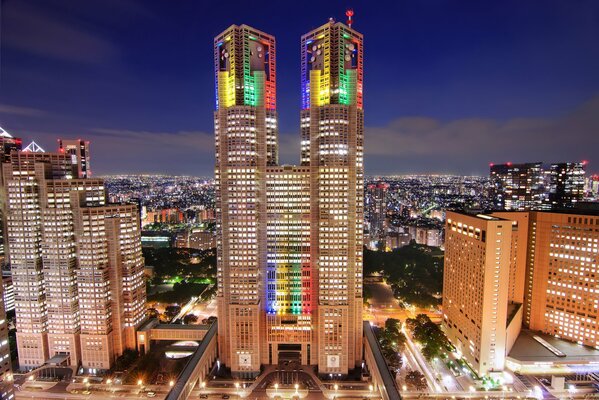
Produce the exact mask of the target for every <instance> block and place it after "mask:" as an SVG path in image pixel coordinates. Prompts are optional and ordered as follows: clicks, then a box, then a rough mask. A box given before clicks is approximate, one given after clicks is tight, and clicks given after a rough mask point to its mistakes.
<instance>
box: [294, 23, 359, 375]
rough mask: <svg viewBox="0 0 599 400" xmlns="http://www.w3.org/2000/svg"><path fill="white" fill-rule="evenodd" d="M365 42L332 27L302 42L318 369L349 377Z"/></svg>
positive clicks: (355, 342)
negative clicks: (316, 306)
mask: <svg viewBox="0 0 599 400" xmlns="http://www.w3.org/2000/svg"><path fill="white" fill-rule="evenodd" d="M362 43H363V38H362V35H361V34H360V33H358V32H356V31H355V30H353V29H351V28H349V27H348V26H346V25H344V24H342V23H340V22H337V23H335V22H333V21H329V22H328V23H327V24H325V25H323V26H321V27H319V28H316V29H314V30H313V31H311V32H309V33H307V34H305V35H303V36H302V42H301V52H302V53H301V60H302V69H301V73H302V112H301V135H302V155H301V161H302V165H309V166H310V168H311V181H310V202H311V207H310V212H311V221H312V231H311V235H310V246H311V249H310V250H311V258H312V260H311V262H312V266H313V268H314V269H315V272H317V279H316V280H315V287H314V296H315V300H316V303H317V304H318V309H317V311H316V313H317V315H318V318H317V325H316V327H315V329H316V331H317V337H316V338H315V339H316V343H317V350H318V352H317V354H318V359H317V360H318V370H319V372H321V373H327V374H330V373H333V374H334V373H341V374H345V373H347V371H348V369H351V368H353V367H354V366H356V365H357V364H359V363H360V360H361V353H362V352H361V349H362V245H363V242H364V241H363V229H364V227H363V225H364V110H363V108H362V106H363V92H362V82H363V47H362Z"/></svg>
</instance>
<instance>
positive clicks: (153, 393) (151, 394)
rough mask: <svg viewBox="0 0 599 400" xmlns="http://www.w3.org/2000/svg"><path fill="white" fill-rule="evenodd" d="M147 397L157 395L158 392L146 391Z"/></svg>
mask: <svg viewBox="0 0 599 400" xmlns="http://www.w3.org/2000/svg"><path fill="white" fill-rule="evenodd" d="M146 397H156V392H148V393H146Z"/></svg>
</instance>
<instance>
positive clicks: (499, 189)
mask: <svg viewBox="0 0 599 400" xmlns="http://www.w3.org/2000/svg"><path fill="white" fill-rule="evenodd" d="M490 169H491V183H492V185H493V190H494V199H495V201H494V203H495V207H496V209H497V210H506V211H525V210H543V209H548V208H549V207H550V204H549V199H548V188H546V179H545V178H546V177H545V171H544V169H543V163H541V162H536V163H526V164H512V163H507V164H491V166H490Z"/></svg>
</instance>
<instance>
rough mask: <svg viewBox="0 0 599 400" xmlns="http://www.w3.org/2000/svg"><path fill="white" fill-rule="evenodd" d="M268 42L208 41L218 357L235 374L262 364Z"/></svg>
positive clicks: (270, 95)
mask: <svg viewBox="0 0 599 400" xmlns="http://www.w3.org/2000/svg"><path fill="white" fill-rule="evenodd" d="M275 51H276V49H275V39H274V37H272V36H270V35H268V34H266V33H263V32H260V31H258V30H256V29H253V28H250V27H248V26H246V25H241V26H236V25H233V26H231V27H230V28H228V29H227V30H225V31H224V32H223V33H221V34H220V35H218V36H217V37H216V38H215V40H214V69H215V74H216V76H215V78H216V107H217V110H216V112H215V113H214V126H215V140H216V169H215V181H216V198H217V202H216V211H217V214H218V220H217V231H218V233H217V264H218V271H217V277H218V291H217V301H218V315H219V324H218V328H219V334H218V338H219V351H220V357H221V360H222V361H223V362H224V363H225V364H226V365H228V366H229V367H230V368H231V369H232V371H233V372H234V373H235V374H238V375H245V376H252V375H257V374H258V373H259V371H260V365H261V364H267V363H268V358H267V357H268V355H267V353H266V341H265V339H264V337H265V322H266V321H265V312H266V307H267V305H266V297H265V293H266V291H265V289H266V288H265V285H266V263H267V243H266V231H267V228H266V221H267V214H266V213H267V210H266V174H267V172H266V167H267V165H275V164H276V163H277V136H276V134H277V119H276V92H275V84H276V76H275V54H276V53H275Z"/></svg>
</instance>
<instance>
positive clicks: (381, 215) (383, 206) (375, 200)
mask: <svg viewBox="0 0 599 400" xmlns="http://www.w3.org/2000/svg"><path fill="white" fill-rule="evenodd" d="M366 190H367V192H366V203H367V205H366V210H367V212H368V215H367V217H366V220H367V221H368V222H369V225H370V226H369V234H370V240H371V241H374V242H379V241H384V240H385V236H386V233H387V232H386V218H387V192H388V190H389V184H387V183H385V182H377V183H372V184H370V185H368V186H367V188H366Z"/></svg>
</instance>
